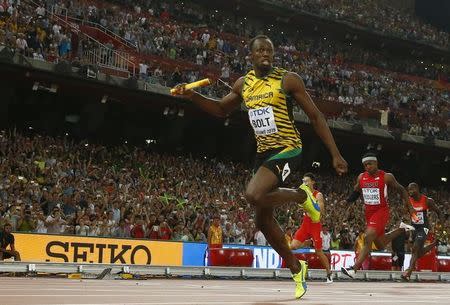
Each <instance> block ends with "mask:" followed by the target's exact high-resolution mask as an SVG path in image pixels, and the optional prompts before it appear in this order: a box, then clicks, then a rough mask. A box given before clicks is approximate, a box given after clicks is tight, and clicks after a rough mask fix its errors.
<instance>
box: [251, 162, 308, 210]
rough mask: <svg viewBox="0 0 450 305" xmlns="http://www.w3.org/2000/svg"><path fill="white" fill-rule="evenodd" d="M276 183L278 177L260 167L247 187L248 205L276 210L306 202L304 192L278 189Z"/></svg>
mask: <svg viewBox="0 0 450 305" xmlns="http://www.w3.org/2000/svg"><path fill="white" fill-rule="evenodd" d="M278 183H279V182H278V177H277V176H276V175H275V174H274V173H273V172H272V171H271V170H270V169H268V168H266V167H264V166H261V167H260V168H259V169H258V171H257V172H256V174H255V175H254V176H253V178H252V179H251V180H250V182H249V184H248V185H247V190H246V191H245V198H246V199H247V201H248V202H249V203H250V204H252V205H254V206H258V207H261V208H276V207H278V206H281V205H283V204H286V203H293V202H295V203H298V204H301V203H303V202H304V201H305V200H306V198H307V195H306V193H305V191H303V190H301V189H288V188H282V187H278ZM261 184H263V185H261Z"/></svg>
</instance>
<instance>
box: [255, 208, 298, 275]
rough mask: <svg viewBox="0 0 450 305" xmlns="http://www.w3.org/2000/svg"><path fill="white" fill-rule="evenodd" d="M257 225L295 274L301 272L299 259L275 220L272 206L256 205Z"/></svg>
mask: <svg viewBox="0 0 450 305" xmlns="http://www.w3.org/2000/svg"><path fill="white" fill-rule="evenodd" d="M256 226H257V227H258V228H259V229H260V230H261V232H263V234H264V236H265V237H266V239H267V241H268V242H269V244H270V245H271V246H272V248H274V249H275V251H277V253H278V254H280V256H281V257H282V258H283V259H284V261H285V263H286V267H288V268H289V269H290V270H291V272H292V273H293V274H295V273H298V272H300V264H299V262H298V259H297V258H296V257H295V255H294V254H293V253H292V251H291V249H290V248H289V245H288V244H287V243H286V240H285V239H284V233H283V231H282V230H281V228H280V225H279V224H278V222H277V221H276V220H275V218H274V215H273V209H272V208H260V207H256Z"/></svg>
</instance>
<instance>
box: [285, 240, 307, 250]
mask: <svg viewBox="0 0 450 305" xmlns="http://www.w3.org/2000/svg"><path fill="white" fill-rule="evenodd" d="M308 244H309V243H307V242H301V241H299V240H296V239H293V240H292V241H291V244H290V245H289V247H290V248H291V250H297V249H300V248H305V247H307V246H308Z"/></svg>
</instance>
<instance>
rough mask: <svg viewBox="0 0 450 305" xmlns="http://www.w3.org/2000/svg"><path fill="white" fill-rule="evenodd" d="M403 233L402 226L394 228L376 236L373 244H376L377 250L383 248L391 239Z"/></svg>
mask: <svg viewBox="0 0 450 305" xmlns="http://www.w3.org/2000/svg"><path fill="white" fill-rule="evenodd" d="M404 233H405V229H402V228H397V229H395V230H392V231H390V232H388V233H386V234H384V235H383V236H379V237H377V238H376V239H375V240H374V242H375V245H376V246H377V249H378V250H383V249H384V248H386V246H387V245H388V244H389V243H390V242H391V241H392V240H393V239H395V238H397V237H398V236H400V235H401V234H404Z"/></svg>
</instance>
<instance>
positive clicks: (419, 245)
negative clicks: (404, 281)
mask: <svg viewBox="0 0 450 305" xmlns="http://www.w3.org/2000/svg"><path fill="white" fill-rule="evenodd" d="M424 243H425V239H422V238H418V237H417V236H416V238H415V240H414V244H413V247H412V249H411V260H410V262H409V267H408V269H406V272H405V274H404V276H405V277H407V278H408V279H409V277H410V276H411V273H412V272H413V270H414V269H415V268H416V262H417V259H418V258H419V257H420V254H421V252H422V251H421V250H422V249H423V244H424Z"/></svg>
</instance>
